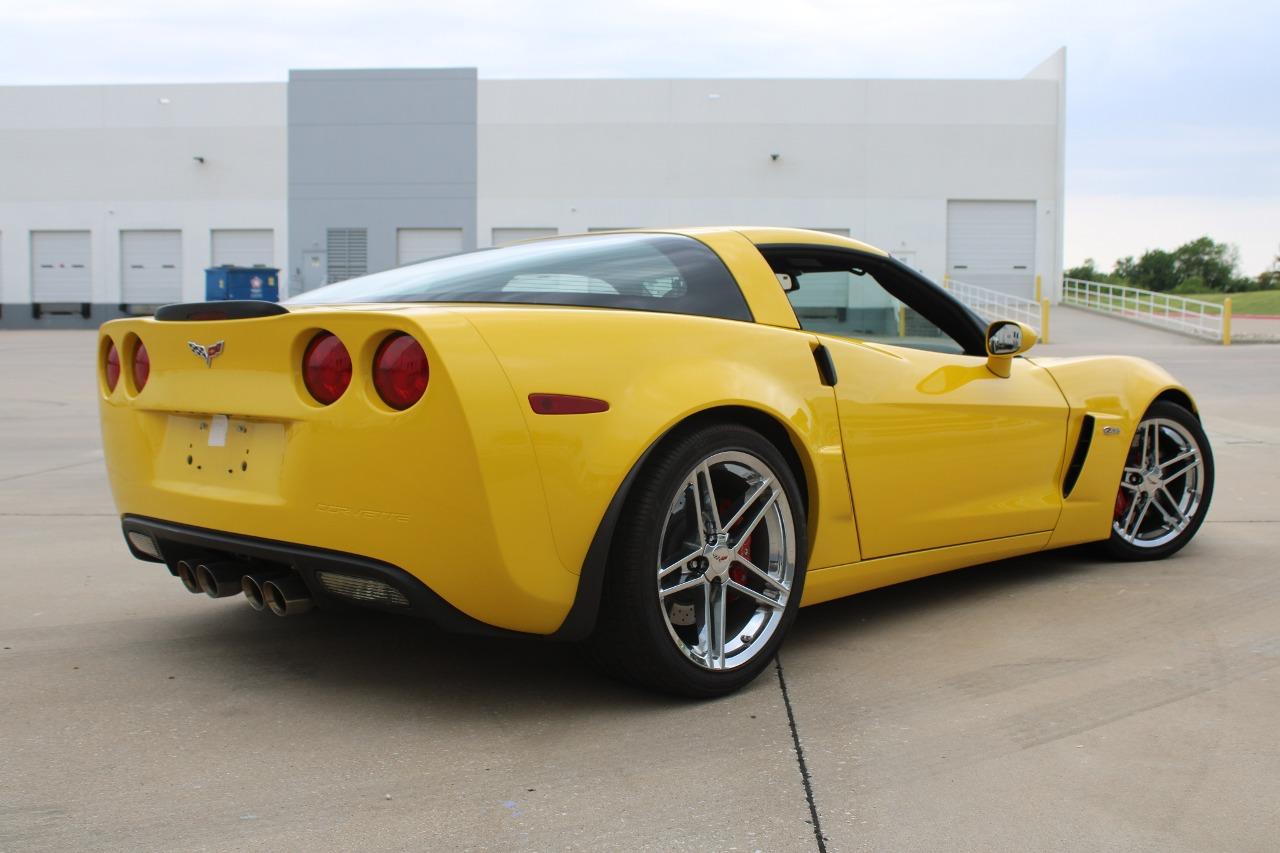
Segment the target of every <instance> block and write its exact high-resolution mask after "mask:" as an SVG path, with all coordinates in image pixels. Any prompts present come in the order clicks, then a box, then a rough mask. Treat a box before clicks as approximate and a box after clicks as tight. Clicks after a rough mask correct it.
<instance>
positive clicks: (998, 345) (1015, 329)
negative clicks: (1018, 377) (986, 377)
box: [987, 320, 1036, 378]
mask: <svg viewBox="0 0 1280 853" xmlns="http://www.w3.org/2000/svg"><path fill="white" fill-rule="evenodd" d="M1035 343H1036V330H1035V329H1033V328H1031V327H1030V326H1028V325H1027V324H1026V323H1018V322H1016V321H1014V320H996V321H995V322H994V323H992V324H991V325H990V326H987V368H988V369H989V370H990V371H991V372H992V373H994V374H995V375H996V376H1001V377H1004V378H1008V376H1009V374H1010V372H1011V370H1012V366H1013V358H1014V356H1018V355H1022V354H1023V353H1024V352H1026V351H1027V350H1029V349H1031V348H1032V347H1033V346H1035Z"/></svg>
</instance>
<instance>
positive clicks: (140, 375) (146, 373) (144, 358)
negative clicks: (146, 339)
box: [133, 341, 151, 391]
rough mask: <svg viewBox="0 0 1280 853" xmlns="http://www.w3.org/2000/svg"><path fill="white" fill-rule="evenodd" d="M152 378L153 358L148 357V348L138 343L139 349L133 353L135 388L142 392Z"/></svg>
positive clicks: (140, 342)
mask: <svg viewBox="0 0 1280 853" xmlns="http://www.w3.org/2000/svg"><path fill="white" fill-rule="evenodd" d="M150 376H151V356H149V355H147V347H146V345H145V344H143V343H142V341H138V348H137V349H136V350H134V351H133V387H134V389H135V390H137V391H141V390H142V389H143V388H144V387H146V384H147V378H148V377H150Z"/></svg>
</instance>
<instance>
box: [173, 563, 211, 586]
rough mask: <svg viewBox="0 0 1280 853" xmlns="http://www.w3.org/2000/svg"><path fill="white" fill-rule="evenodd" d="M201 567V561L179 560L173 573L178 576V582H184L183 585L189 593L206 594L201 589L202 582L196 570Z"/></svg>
mask: <svg viewBox="0 0 1280 853" xmlns="http://www.w3.org/2000/svg"><path fill="white" fill-rule="evenodd" d="M199 565H200V561H199V560H179V561H178V562H177V563H176V564H174V567H173V573H174V574H175V575H177V576H178V580H180V581H182V585H183V586H185V587H186V588H187V592H194V593H197V594H198V593H201V592H204V590H202V589H201V588H200V580H199V579H198V578H197V577H196V569H197V568H198V567H199Z"/></svg>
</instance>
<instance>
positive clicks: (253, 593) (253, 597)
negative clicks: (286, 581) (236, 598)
mask: <svg viewBox="0 0 1280 853" xmlns="http://www.w3.org/2000/svg"><path fill="white" fill-rule="evenodd" d="M285 574H287V573H286V572H283V571H279V572H276V571H265V572H255V573H253V574H249V575H245V576H244V577H242V578H241V579H240V591H241V592H243V593H244V597H245V600H246V601H248V602H249V606H250V607H252V608H253V609H254V610H266V609H267V598H266V595H265V594H264V593H263V591H262V586H263V584H265V583H267V581H271V580H275V579H276V578H279V577H283V576H284V575H285Z"/></svg>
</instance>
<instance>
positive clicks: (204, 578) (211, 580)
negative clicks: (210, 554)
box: [179, 560, 246, 598]
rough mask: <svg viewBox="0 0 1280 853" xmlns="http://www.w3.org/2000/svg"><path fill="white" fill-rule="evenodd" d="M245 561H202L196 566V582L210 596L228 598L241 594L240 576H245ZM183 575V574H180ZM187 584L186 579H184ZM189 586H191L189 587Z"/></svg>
mask: <svg viewBox="0 0 1280 853" xmlns="http://www.w3.org/2000/svg"><path fill="white" fill-rule="evenodd" d="M245 568H246V566H245V564H244V563H240V562H236V561H234V560H232V561H226V562H219V563H201V564H200V565H198V566H196V582H197V583H198V584H199V585H200V591H201V592H203V593H204V594H205V595H207V596H209V597H210V598H227V597H228V596H232V595H239V594H240V591H241V590H240V578H242V577H244V570H245ZM179 577H181V575H179ZM183 583H184V584H185V583H186V581H183ZM188 588H189V587H188Z"/></svg>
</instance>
